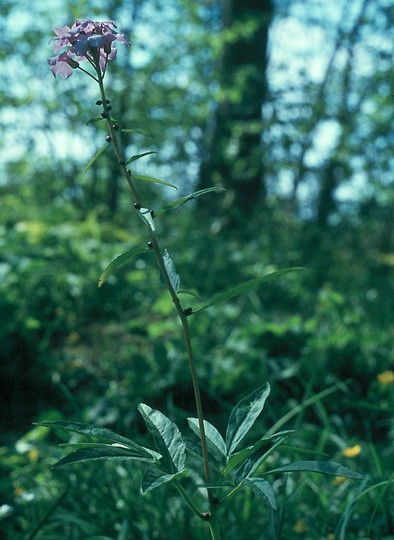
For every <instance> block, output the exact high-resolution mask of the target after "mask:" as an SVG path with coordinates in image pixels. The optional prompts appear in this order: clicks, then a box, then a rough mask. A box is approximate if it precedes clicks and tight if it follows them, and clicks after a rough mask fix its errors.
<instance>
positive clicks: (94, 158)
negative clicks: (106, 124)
mask: <svg viewBox="0 0 394 540" xmlns="http://www.w3.org/2000/svg"><path fill="white" fill-rule="evenodd" d="M108 146H109V143H105V144H104V146H102V147H101V148H99V149H98V150H97V152H96V153H95V154H94V156H93V157H92V159H91V160H90V161H89V163H88V164H87V165H86V167H85V172H86V171H87V170H88V169H89V167H91V166H92V165H93V163H94V162H95V161H96V159H97V158H99V157H100V156H101V154H102V153H103V152H104V150H106V149H107V148H108Z"/></svg>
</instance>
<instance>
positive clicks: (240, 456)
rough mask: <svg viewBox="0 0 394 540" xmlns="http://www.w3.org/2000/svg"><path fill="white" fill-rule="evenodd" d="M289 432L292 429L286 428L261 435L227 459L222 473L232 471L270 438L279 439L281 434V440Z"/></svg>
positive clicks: (292, 431) (291, 431)
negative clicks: (271, 433)
mask: <svg viewBox="0 0 394 540" xmlns="http://www.w3.org/2000/svg"><path fill="white" fill-rule="evenodd" d="M291 433H294V430H287V431H281V432H279V433H275V434H274V435H270V436H268V437H262V438H261V439H259V440H258V441H257V442H255V443H254V444H253V445H252V446H248V447H247V448H244V449H243V450H240V451H239V452H237V453H236V454H233V455H232V456H231V457H230V459H229V460H228V463H227V465H226V468H225V470H224V474H228V473H229V472H230V471H232V470H233V469H234V468H235V467H237V465H239V464H240V463H242V461H245V460H246V459H247V458H248V457H249V456H251V455H253V454H254V453H255V452H257V451H258V450H260V448H261V447H262V446H264V445H265V444H267V443H268V442H269V441H271V440H272V439H279V438H281V436H282V437H283V436H284V437H283V438H282V439H281V441H283V440H285V438H286V436H287V435H290V434H291Z"/></svg>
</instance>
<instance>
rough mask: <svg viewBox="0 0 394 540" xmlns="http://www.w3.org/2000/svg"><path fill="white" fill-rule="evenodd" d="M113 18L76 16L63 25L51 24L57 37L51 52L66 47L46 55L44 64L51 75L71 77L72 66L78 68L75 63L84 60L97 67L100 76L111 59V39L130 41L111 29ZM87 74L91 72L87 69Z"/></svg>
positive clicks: (113, 51) (112, 54) (114, 26)
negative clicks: (69, 24) (55, 25)
mask: <svg viewBox="0 0 394 540" xmlns="http://www.w3.org/2000/svg"><path fill="white" fill-rule="evenodd" d="M115 28H116V24H115V23H114V21H103V22H94V21H91V20H83V19H79V20H77V21H76V22H75V23H74V24H73V25H72V27H71V28H70V27H69V26H67V25H65V26H63V27H62V28H55V33H56V36H57V37H54V38H52V39H51V40H50V41H54V42H55V45H54V52H55V53H58V52H59V51H60V49H62V48H64V47H68V49H67V50H66V51H63V52H61V53H60V54H58V55H57V56H53V57H51V58H48V64H49V65H50V67H51V71H52V73H53V74H54V76H55V77H57V76H58V75H61V76H62V77H64V78H65V79H67V78H68V77H71V75H72V74H73V70H74V69H78V68H79V69H82V71H85V70H83V68H81V67H80V65H79V63H80V62H83V61H86V60H87V61H88V62H89V63H90V64H92V66H93V67H94V68H95V69H96V68H97V65H98V67H99V68H100V71H101V74H102V75H103V76H104V74H105V70H106V67H107V62H108V60H115V58H116V52H117V51H116V48H115V42H116V41H118V42H119V43H125V44H126V45H130V43H129V41H128V39H127V38H126V37H125V36H124V35H123V34H119V33H118V32H116V30H114V29H115ZM89 75H91V74H90V73H89Z"/></svg>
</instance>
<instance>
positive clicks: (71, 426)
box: [38, 420, 161, 459]
mask: <svg viewBox="0 0 394 540" xmlns="http://www.w3.org/2000/svg"><path fill="white" fill-rule="evenodd" d="M38 425H40V426H45V427H47V428H51V429H52V428H59V429H64V430H66V431H70V432H71V433H79V434H80V435H88V436H90V437H95V438H97V439H101V440H104V441H108V442H110V443H112V444H115V443H118V444H120V445H122V446H126V447H127V448H128V449H129V450H133V451H135V452H140V453H141V455H143V456H146V457H153V458H155V459H159V458H160V457H161V456H160V454H158V453H157V452H155V451H154V450H150V449H149V448H145V447H144V446H141V445H139V444H137V443H135V442H134V441H132V440H131V439H128V438H127V437H123V436H122V435H118V434H117V433H115V432H114V431H111V430H110V429H107V428H103V427H100V426H94V425H92V424H81V423H79V422H68V421H63V420H56V421H54V422H40V423H39V424H38Z"/></svg>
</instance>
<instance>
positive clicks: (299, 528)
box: [293, 519, 308, 534]
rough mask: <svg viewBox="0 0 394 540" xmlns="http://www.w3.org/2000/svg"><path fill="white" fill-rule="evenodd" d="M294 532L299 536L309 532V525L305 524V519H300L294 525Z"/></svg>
mask: <svg viewBox="0 0 394 540" xmlns="http://www.w3.org/2000/svg"><path fill="white" fill-rule="evenodd" d="M293 530H294V532H296V533H297V534H302V533H304V532H306V531H307V530H308V525H307V524H306V523H305V520H304V519H299V520H298V521H297V523H296V524H295V525H294V527H293Z"/></svg>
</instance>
